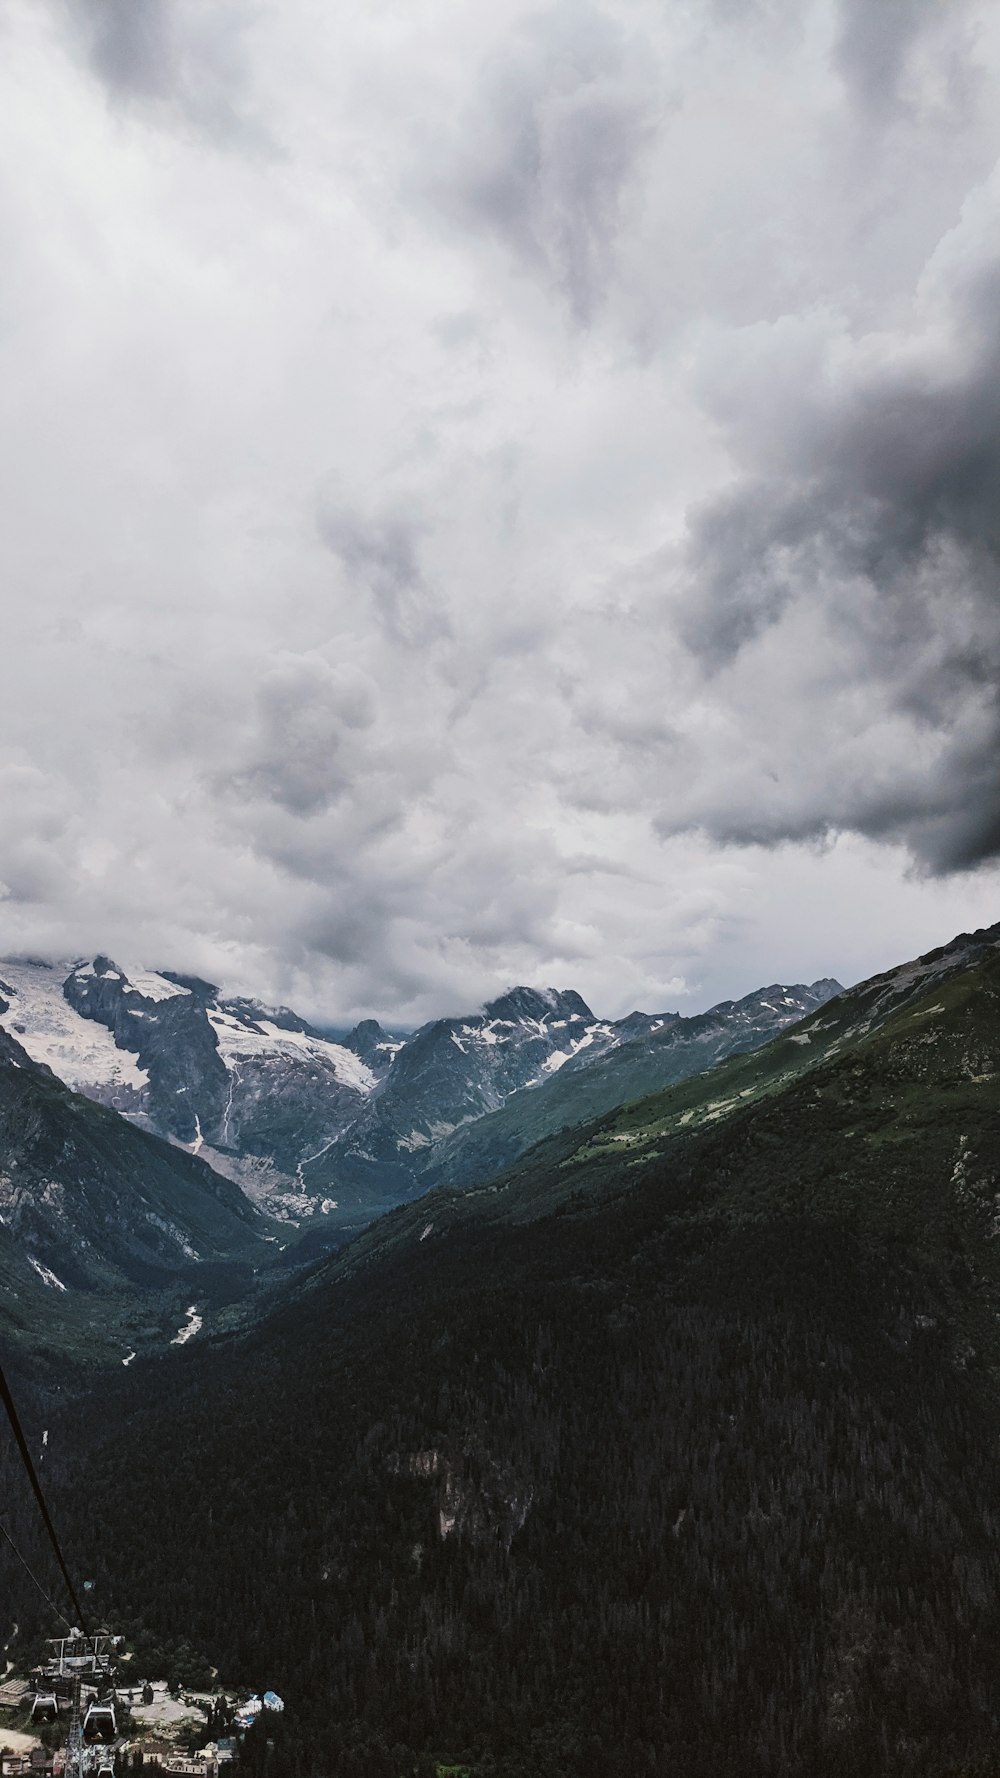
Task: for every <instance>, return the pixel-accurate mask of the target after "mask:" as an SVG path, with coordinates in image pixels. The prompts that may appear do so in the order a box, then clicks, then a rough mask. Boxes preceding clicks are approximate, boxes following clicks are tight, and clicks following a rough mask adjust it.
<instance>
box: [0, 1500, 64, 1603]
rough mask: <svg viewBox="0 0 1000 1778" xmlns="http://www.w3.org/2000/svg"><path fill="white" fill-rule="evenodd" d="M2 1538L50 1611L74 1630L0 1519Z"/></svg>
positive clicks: (0, 1535)
mask: <svg viewBox="0 0 1000 1778" xmlns="http://www.w3.org/2000/svg"><path fill="white" fill-rule="evenodd" d="M0 1537H2V1538H3V1539H4V1540H5V1542H7V1543H9V1544H10V1547H11V1549H12V1550H13V1552H14V1554H15V1556H16V1557H17V1559H18V1561H19V1562H20V1564H21V1567H22V1568H23V1569H24V1572H25V1574H26V1575H27V1576H28V1579H29V1580H32V1581H34V1583H35V1586H36V1587H37V1588H38V1591H39V1592H40V1593H41V1595H42V1598H43V1599H44V1600H45V1603H46V1605H47V1606H48V1608H49V1610H50V1611H51V1612H52V1613H53V1614H54V1615H55V1616H56V1617H57V1618H58V1619H59V1622H60V1623H61V1624H65V1625H66V1628H67V1630H71V1629H72V1628H73V1626H72V1624H71V1623H70V1621H69V1618H68V1617H64V1616H63V1614H62V1612H61V1611H60V1610H59V1607H58V1605H53V1603H52V1600H51V1599H50V1598H49V1596H48V1593H47V1592H46V1591H45V1588H44V1587H43V1586H42V1583H41V1581H40V1580H39V1578H38V1576H37V1574H35V1573H33V1572H32V1570H31V1569H30V1568H29V1567H28V1564H27V1562H26V1561H25V1559H24V1557H23V1556H22V1554H21V1552H20V1550H19V1549H18V1547H17V1544H16V1543H15V1542H14V1539H13V1538H12V1537H11V1534H10V1532H9V1531H8V1529H7V1527H6V1525H5V1524H4V1522H3V1520H2V1519H0Z"/></svg>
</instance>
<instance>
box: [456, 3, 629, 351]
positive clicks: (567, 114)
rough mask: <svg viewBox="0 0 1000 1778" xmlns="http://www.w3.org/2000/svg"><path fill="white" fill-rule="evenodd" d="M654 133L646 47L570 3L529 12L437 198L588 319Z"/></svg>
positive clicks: (485, 89) (481, 92)
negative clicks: (628, 192) (631, 183)
mask: <svg viewBox="0 0 1000 1778" xmlns="http://www.w3.org/2000/svg"><path fill="white" fill-rule="evenodd" d="M654 125H655V109H654V105H653V94H652V89H651V85H650V82H649V70H648V66H644V65H643V62H642V59H641V52H640V50H639V49H638V48H637V46H635V45H634V44H631V43H630V42H629V40H628V39H627V37H626V34H625V32H624V31H623V29H622V27H621V25H620V24H619V23H618V22H617V21H615V20H613V19H612V18H610V17H609V16H608V15H607V14H606V13H605V12H603V11H600V10H598V8H596V7H594V6H591V5H588V4H586V3H584V4H580V3H579V0H572V3H569V0H564V3H563V4H561V5H558V6H554V7H551V8H548V9H545V10H542V11H539V12H537V13H532V14H529V15H528V16H527V17H526V18H525V19H524V20H523V21H522V22H521V25H520V29H519V30H518V32H517V33H516V34H515V35H514V37H513V39H512V41H511V42H509V43H508V44H507V45H506V46H505V49H504V51H503V53H502V54H497V55H495V56H494V57H492V58H491V59H490V60H488V61H487V63H486V64H485V65H484V67H483V69H482V71H481V75H480V79H479V84H478V89H477V91H476V95H475V102H474V104H473V105H472V106H471V107H470V110H469V112H468V115H467V118H466V120H465V126H464V130H463V133H462V136H461V138H460V140H459V141H458V143H457V144H456V145H455V147H454V159H453V164H452V166H451V168H450V170H449V172H448V173H447V174H445V175H443V176H442V178H441V179H440V181H439V182H436V195H437V196H438V199H439V201H440V202H441V203H442V205H443V207H444V208H445V209H446V210H447V211H449V212H450V213H451V214H452V215H453V217H454V219H455V220H456V222H458V223H459V225H460V226H461V227H463V228H469V227H474V228H478V229H482V230H485V231H487V232H488V233H490V234H492V235H494V236H495V237H496V238H497V239H499V240H500V241H501V242H502V243H503V244H504V246H505V247H506V248H507V249H508V251H509V252H511V253H512V254H513V255H514V256H515V258H516V259H517V260H519V261H520V262H521V264H522V265H523V266H524V267H525V268H526V269H528V270H529V271H531V272H532V273H534V274H535V275H536V276H540V277H542V278H543V279H544V281H545V282H546V283H548V284H551V285H554V286H555V287H556V288H558V289H559V290H560V291H561V292H562V293H563V295H564V297H565V298H566V300H567V302H568V303H569V306H570V308H571V310H572V312H573V314H574V316H575V317H576V319H577V320H579V321H581V322H586V321H588V320H589V319H590V318H591V317H592V315H593V313H594V309H595V306H596V304H597V302H598V300H599V298H600V296H601V294H602V292H603V288H604V285H605V282H606V280H607V277H608V275H609V269H610V264H611V260H612V257H613V251H614V243H615V238H616V235H617V233H618V229H619V225H620V211H621V206H622V201H623V198H624V194H625V191H626V188H627V186H628V183H629V180H630V179H631V177H632V175H633V173H634V171H635V169H636V164H637V162H638V160H639V157H640V155H641V153H642V150H643V148H644V147H645V146H646V145H647V143H648V142H649V141H650V140H651V137H652V135H653V131H654Z"/></svg>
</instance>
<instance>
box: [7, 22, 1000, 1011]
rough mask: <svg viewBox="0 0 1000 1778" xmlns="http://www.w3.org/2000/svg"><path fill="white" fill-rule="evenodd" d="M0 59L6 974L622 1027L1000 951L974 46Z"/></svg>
mask: <svg viewBox="0 0 1000 1778" xmlns="http://www.w3.org/2000/svg"><path fill="white" fill-rule="evenodd" d="M4 31H5V39H6V40H5V50H6V54H5V56H4V58H3V62H2V70H0V88H2V89H3V90H0V132H2V135H3V149H4V153H3V155H2V157H0V166H2V167H3V168H4V169H5V172H4V175H3V183H2V185H0V246H2V251H3V260H4V265H5V278H4V286H3V290H2V291H0V373H2V375H3V380H4V388H5V397H6V402H5V405H6V409H7V413H8V416H9V418H8V425H7V428H6V431H5V433H4V435H3V440H2V449H3V454H4V461H3V472H4V485H5V487H6V489H7V492H8V512H7V517H6V520H5V524H4V526H3V529H2V534H0V551H2V558H3V559H2V571H3V587H4V593H3V623H2V628H3V637H4V650H3V658H4V698H3V708H2V712H0V884H2V887H0V952H2V951H10V950H29V951H35V952H41V953H47V954H56V953H58V954H66V953H78V952H82V951H85V950H89V949H94V948H101V949H104V950H111V951H114V952H118V953H119V954H122V955H124V956H127V957H132V958H135V959H136V960H146V961H148V962H150V963H152V964H159V965H162V964H166V965H167V966H171V965H173V966H174V967H180V968H195V969H199V970H201V971H202V972H203V973H208V974H210V975H213V976H214V977H216V978H217V979H224V980H226V981H227V983H230V984H231V985H232V986H233V987H236V988H240V989H245V990H248V991H252V992H262V993H266V994H272V995H282V996H284V997H286V998H290V999H295V1000H296V1001H297V1002H298V1003H301V1004H302V1005H303V1006H305V1007H306V1008H307V1009H308V1010H310V1011H312V1012H314V1013H315V1014H317V1015H320V1016H327V1017H329V1018H340V1017H350V1016H352V1015H353V1014H355V1013H361V1012H369V1011H376V1012H379V1013H381V1014H382V1015H383V1016H387V1017H390V1018H400V1019H416V1018H420V1017H424V1016H428V1015H430V1014H432V1013H434V1012H438V1011H444V1010H450V1009H453V1008H456V1007H461V1006H463V1005H467V1004H469V1003H471V1002H474V1001H476V1000H478V999H479V998H481V997H483V996H484V995H487V994H489V993H491V992H495V991H496V989H497V988H498V987H502V986H504V985H506V983H508V982H510V981H512V980H515V979H526V980H530V981H537V982H546V981H550V980H553V981H556V982H558V983H559V984H566V985H570V984H572V985H574V986H577V987H579V988H580V989H581V990H582V991H583V992H584V993H586V994H588V995H589V996H590V997H591V998H592V999H593V1000H594V1001H596V1002H597V1003H598V1004H599V1006H600V1007H601V1009H602V1010H607V1011H609V1012H620V1011H624V1010H627V1008H628V1007H629V1006H630V1005H632V1004H635V1003H640V1004H645V1005H647V1006H649V1007H653V1008H655V1007H658V1006H661V1007H662V1006H666V1005H670V1004H681V1005H683V1006H685V1007H686V1008H689V1007H691V1006H693V1005H696V1004H704V1003H706V1002H707V1001H708V1000H710V999H712V998H718V997H719V996H720V995H722V994H724V993H726V992H729V991H731V992H742V991H745V990H746V989H748V988H750V987H751V986H753V985H754V984H755V983H756V982H758V981H760V980H763V979H765V977H766V978H772V977H774V976H777V975H785V976H793V975H799V976H803V975H808V974H826V973H831V972H832V973H838V974H840V975H841V976H842V977H844V978H845V979H847V978H848V977H850V976H852V975H857V974H860V973H862V972H863V971H864V970H866V969H870V968H874V967H878V966H882V965H885V964H888V963H889V962H891V961H892V960H893V959H894V958H895V957H896V956H897V955H899V954H904V953H905V952H906V951H907V950H909V949H913V948H919V947H920V946H921V945H924V944H931V943H933V942H935V941H937V940H940V939H941V938H943V937H944V936H946V935H947V934H949V933H950V932H951V931H952V929H953V928H954V929H957V928H959V927H961V926H963V925H968V924H975V923H979V922H982V921H984V920H986V919H992V918H995V917H996V916H997V914H998V912H1000V897H998V896H997V889H998V885H1000V874H998V870H997V859H998V856H1000V793H998V788H997V785H998V774H997V770H996V764H995V762H996V758H997V752H998V742H1000V732H998V729H1000V716H998V705H997V685H998V673H1000V595H998V591H997V587H998V565H1000V564H998V555H1000V519H998V509H997V503H996V487H997V485H998V473H1000V323H998V314H1000V303H998V300H997V299H998V294H1000V252H998V249H997V246H996V243H997V241H998V240H1000V228H998V222H1000V216H998V210H1000V175H998V172H997V159H998V153H1000V147H998V140H997V131H996V125H995V118H996V115H997V114H998V110H1000V107H998V104H997V100H998V86H1000V24H998V20H997V18H996V15H995V12H994V9H993V8H991V7H989V6H988V5H987V4H986V3H985V0H982V3H976V0H967V3H963V4H958V3H956V4H955V5H954V6H951V7H949V8H947V9H943V8H940V7H937V6H933V5H930V4H928V5H926V6H923V5H912V4H907V5H902V4H900V5H896V4H895V0H886V4H885V5H884V6H879V7H878V8H875V9H873V8H872V7H870V6H861V5H858V4H855V0H840V3H839V4H834V3H833V0H823V3H822V4H821V3H819V0H810V3H809V4H807V5H805V6H803V7H801V8H795V9H792V10H789V9H787V8H784V7H780V6H772V5H770V4H767V3H765V0H761V4H759V5H757V6H742V7H732V6H728V5H725V4H722V3H721V0H720V3H718V4H715V5H709V4H707V3H706V5H705V6H704V7H702V8H692V9H680V8H677V9H665V8H663V7H662V6H659V5H657V4H653V0H648V3H647V0H629V3H628V4H624V3H620V0H555V3H554V4H547V5H538V4H533V3H531V0H503V3H501V4H500V5H499V6H498V7H496V8H491V9H489V10H488V12H486V11H484V10H483V9H475V11H473V9H456V8H454V7H445V6H444V5H443V4H430V5H428V6H425V7H422V8H419V9H413V8H410V7H405V6H403V5H401V4H396V3H395V0H388V3H387V4H385V5H382V6H379V7H376V8H373V9H368V10H367V11H365V10H362V11H361V12H358V11H356V10H355V11H354V12H350V11H347V10H342V9H336V8H334V9H331V8H329V7H328V6H325V5H321V4H320V3H319V0H287V3H286V4H284V5H282V6H280V7H279V6H277V5H275V4H272V0H256V3H255V4H253V5H245V4H242V3H241V4H238V5H237V4H235V3H234V0H208V3H206V0H197V3H195V0H148V4H144V5H143V6H142V7H136V6H135V5H132V4H128V5H118V4H117V0H100V3H99V4H98V3H97V0H87V3H86V4H82V5H80V6H75V7H72V8H70V7H69V6H67V5H66V4H65V0H47V3H46V4H44V5H42V6H39V5H35V4H30V3H29V0H15V4H14V5H13V6H12V7H11V8H10V9H9V10H8V14H7V15H6V18H5V25H4Z"/></svg>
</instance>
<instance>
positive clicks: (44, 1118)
mask: <svg viewBox="0 0 1000 1778" xmlns="http://www.w3.org/2000/svg"><path fill="white" fill-rule="evenodd" d="M269 1226H270V1225H268V1224H267V1223H265V1222H263V1221H262V1219H261V1218H260V1217H259V1216H258V1215H257V1214H256V1212H255V1211H254V1210H253V1209H252V1207H251V1206H250V1204H249V1203H248V1202H247V1199H246V1197H245V1196H244V1194H243V1193H242V1192H241V1191H240V1190H239V1189H238V1187H236V1186H235V1185H233V1184H231V1182H230V1181H229V1180H227V1179H222V1178H220V1177H219V1175H218V1174H217V1173H215V1172H213V1171H212V1169H211V1168H210V1167H208V1166H206V1165H205V1163H204V1162H203V1161H201V1160H198V1159H197V1158H196V1157H195V1156H193V1155H190V1154H187V1153H185V1152H184V1151H183V1150H182V1149H178V1148H176V1147H173V1146H171V1145H170V1144H169V1143H166V1142H163V1141H161V1140H160V1139H159V1138H158V1137H155V1136H152V1135H148V1134H147V1133H146V1132H145V1131H143V1130H140V1129H136V1128H135V1127H134V1126H133V1125H132V1124H130V1123H129V1122H127V1121H126V1120H125V1119H124V1118H122V1117H120V1116H119V1115H118V1114H117V1112H115V1111H112V1110H108V1109H106V1108H105V1107H103V1106H100V1105H95V1104H93V1103H92V1102H91V1101H90V1100H89V1099H85V1098H82V1097H81V1096H80V1095H78V1094H76V1093H72V1092H70V1091H69V1090H68V1088H67V1087H65V1086H64V1085H63V1083H62V1082H61V1081H60V1080H57V1079H56V1077H55V1075H53V1074H52V1073H51V1071H50V1070H49V1069H48V1068H46V1067H44V1066H43V1065H41V1064H39V1063H37V1062H33V1061H32V1059H31V1057H30V1056H29V1055H28V1054H27V1052H26V1051H25V1050H24V1049H22V1048H21V1046H20V1045H19V1044H18V1043H17V1042H15V1040H14V1039H13V1038H12V1037H10V1036H8V1034H7V1033H6V1032H5V1031H0V1337H2V1338H3V1340H4V1343H5V1345H6V1344H8V1343H9V1342H10V1341H11V1340H15V1341H24V1342H26V1343H27V1344H28V1345H29V1346H31V1347H35V1346H40V1347H42V1348H44V1349H48V1350H52V1349H56V1348H59V1347H68V1348H70V1349H74V1350H75V1349H77V1348H79V1347H81V1345H92V1346H93V1347H94V1355H95V1356H101V1355H102V1354H103V1355H104V1356H108V1341H109V1340H110V1343H111V1350H114V1349H116V1348H118V1347H121V1339H120V1338H119V1336H118V1334H117V1333H116V1332H114V1329H115V1328H116V1327H117V1325H118V1323H119V1321H121V1322H122V1324H123V1328H124V1330H125V1331H128V1329H129V1327H132V1331H137V1330H138V1329H139V1328H142V1327H145V1326H148V1324H150V1323H151V1324H152V1326H151V1328H150V1333H151V1336H152V1337H156V1328H157V1325H158V1319H157V1312H156V1311H154V1310H153V1308H152V1306H151V1303H152V1299H153V1298H154V1297H156V1295H157V1293H165V1294H166V1301H165V1302H164V1304H163V1310H164V1313H167V1314H168V1316H169V1314H170V1313H172V1310H173V1308H174V1307H175V1306H177V1305H178V1302H179V1298H178V1297H177V1293H178V1292H179V1293H180V1296H183V1295H184V1292H185V1290H186V1289H187V1288H189V1286H190V1280H191V1278H192V1276H194V1275H195V1274H196V1273H197V1272H198V1269H199V1268H204V1267H207V1266H208V1265H211V1264H215V1263H216V1262H219V1261H236V1262H238V1263H239V1264H240V1265H241V1266H242V1267H243V1269H244V1271H245V1272H246V1273H247V1274H248V1275H249V1274H250V1260H251V1258H252V1257H255V1256H260V1255H262V1254H264V1253H266V1252H267V1248H265V1247H264V1246H263V1244H262V1238H263V1236H264V1234H265V1232H266V1230H267V1228H268V1227H269ZM130 1317H132V1318H133V1320H134V1327H133V1326H132V1321H131V1320H130ZM128 1349H129V1348H128V1347H127V1346H126V1347H124V1349H123V1350H124V1352H127V1351H128Z"/></svg>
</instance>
